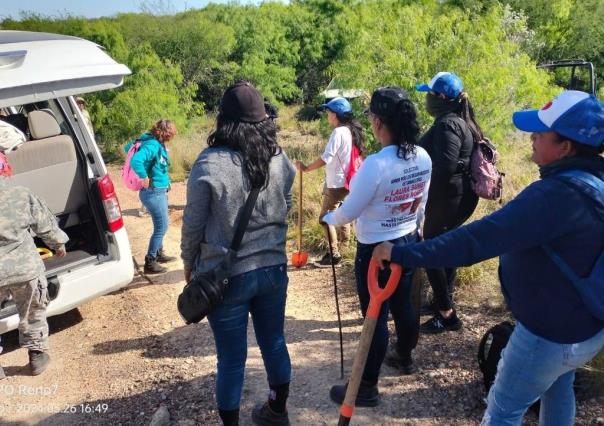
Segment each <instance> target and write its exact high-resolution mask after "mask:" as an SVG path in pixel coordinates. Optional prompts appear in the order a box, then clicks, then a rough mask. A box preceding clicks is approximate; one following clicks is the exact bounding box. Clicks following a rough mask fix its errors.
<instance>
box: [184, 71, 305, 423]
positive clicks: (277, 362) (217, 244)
mask: <svg viewBox="0 0 604 426" xmlns="http://www.w3.org/2000/svg"><path fill="white" fill-rule="evenodd" d="M208 146H209V147H208V148H207V149H205V150H203V151H202V152H201V154H200V155H199V157H198V158H197V160H196V162H195V164H194V166H193V168H192V170H191V175H190V177H189V181H188V185H187V205H186V208H185V212H184V217H183V225H182V243H181V250H182V259H183V262H184V267H185V279H186V280H187V282H188V281H189V279H190V277H191V274H192V272H197V271H201V272H204V271H208V270H211V269H213V268H214V267H215V266H217V265H218V264H219V263H220V261H221V260H222V258H223V257H224V255H225V254H226V252H227V248H228V247H229V246H230V243H231V240H232V239H233V235H234V233H235V228H236V225H237V221H238V218H239V216H240V215H241V212H242V210H243V206H244V204H245V201H246V199H247V196H248V194H249V193H250V191H251V189H252V188H253V187H254V188H257V187H259V188H261V191H260V193H259V195H258V199H257V201H256V205H255V207H254V210H253V213H252V216H251V218H250V221H249V224H248V227H247V229H246V232H245V234H244V237H243V241H242V243H241V246H240V249H239V251H238V252H237V259H236V262H235V263H234V265H233V267H232V274H233V275H232V278H231V281H230V285H229V286H228V288H227V289H226V291H225V294H224V302H223V303H222V304H221V305H219V306H217V307H216V308H215V309H214V310H212V311H211V312H210V314H209V315H208V320H209V322H210V326H211V328H212V331H213V333H214V340H215V343H216V354H217V357H218V374H217V378H216V400H217V403H218V409H219V414H220V418H221V419H222V422H223V423H224V424H225V425H237V424H238V419H239V403H240V399H241V390H242V387H243V377H244V368H245V361H246V356H247V323H248V315H249V314H251V316H252V321H253V324H254V330H255V333H256V340H257V341H258V345H259V346H260V350H261V352H262V358H263V360H264V366H265V369H266V372H267V376H268V384H269V387H270V394H269V399H268V401H267V402H266V403H264V404H263V405H259V406H257V407H256V408H255V409H254V411H253V413H252V419H253V420H254V423H256V424H261V425H265V424H270V425H273V424H276V425H288V424H289V419H288V415H287V410H286V407H285V403H286V400H287V395H288V392H289V381H290V375H291V364H290V359H289V354H288V352H287V347H286V344H285V338H284V333H283V325H284V320H285V299H286V292H287V284H288V277H287V256H286V254H285V237H286V233H287V223H286V215H287V211H288V209H289V207H290V206H291V188H292V185H293V181H294V177H295V169H294V167H293V165H292V164H291V163H290V161H289V159H288V158H287V156H286V155H285V153H284V152H283V151H282V150H281V148H280V147H279V145H278V144H277V135H276V126H275V123H274V122H273V120H272V119H271V118H269V117H268V116H267V114H266V111H265V107H264V101H263V98H262V96H261V95H260V93H259V92H258V91H257V90H256V89H255V88H254V87H253V86H252V85H251V84H249V83H247V82H239V83H236V84H234V85H233V86H231V87H229V88H228V89H227V90H226V91H225V93H224V95H223V97H222V100H221V103H220V111H219V114H218V117H217V119H216V130H215V131H214V132H213V133H212V134H211V135H210V137H209V138H208Z"/></svg>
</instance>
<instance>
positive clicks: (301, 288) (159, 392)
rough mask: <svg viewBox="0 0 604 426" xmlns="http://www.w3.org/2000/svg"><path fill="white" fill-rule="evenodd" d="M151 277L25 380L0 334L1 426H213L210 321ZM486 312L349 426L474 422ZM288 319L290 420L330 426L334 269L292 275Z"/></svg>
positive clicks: (250, 382)
mask: <svg viewBox="0 0 604 426" xmlns="http://www.w3.org/2000/svg"><path fill="white" fill-rule="evenodd" d="M111 173H112V175H113V177H114V182H115V183H116V186H117V188H118V192H119V196H120V202H121V206H122V210H123V211H124V215H125V223H126V227H127V229H128V233H129V236H130V240H131V243H132V247H133V252H134V255H135V257H136V259H137V260H138V261H139V262H142V259H143V257H144V252H145V250H146V244H147V239H148V235H149V232H150V229H151V223H150V219H149V217H142V218H140V217H138V216H137V208H138V207H139V205H140V202H139V201H138V197H137V194H135V193H133V192H130V191H127V190H125V189H123V188H121V186H120V185H119V177H118V176H119V174H118V171H117V170H116V169H112V171H111ZM169 198H170V218H171V227H170V230H169V232H168V235H167V238H166V241H165V247H166V249H167V251H168V252H170V253H172V254H178V253H179V249H178V247H179V239H180V235H179V234H180V221H181V218H182V209H183V207H184V199H185V189H184V185H183V184H175V185H174V187H173V190H172V191H171V192H170V194H169ZM338 272H339V275H340V277H339V284H338V285H339V288H340V292H341V293H340V294H341V302H340V303H341V307H342V320H343V324H344V349H345V356H346V365H345V367H346V374H347V375H348V374H349V373H350V368H351V365H352V358H353V356H354V350H355V347H356V342H357V339H358V336H359V333H360V329H361V321H360V319H359V316H360V315H359V311H358V306H357V299H356V294H355V292H354V289H353V284H354V281H353V278H352V275H351V273H350V266H349V265H348V266H346V265H345V266H344V267H342V268H339V270H338ZM152 280H153V284H149V283H148V282H147V281H146V280H145V279H143V278H141V277H136V278H135V280H134V281H133V282H132V283H131V284H130V285H129V286H128V287H126V288H124V289H123V290H121V291H119V292H116V293H114V294H111V295H107V296H105V297H102V298H99V299H97V300H94V301H92V302H90V303H88V304H86V305H84V306H82V307H80V308H79V310H74V311H71V312H69V313H67V314H65V315H62V316H59V317H56V318H52V319H51V320H50V324H51V330H52V334H51V337H50V344H51V351H52V352H51V356H52V364H51V366H50V367H49V369H48V371H47V372H46V373H44V374H43V375H42V376H38V377H30V376H28V375H27V370H26V363H27V353H26V351H25V350H23V349H18V345H17V341H16V340H17V339H16V335H15V333H11V334H9V335H7V336H4V337H5V343H6V344H5V351H6V353H4V354H3V355H2V356H1V357H0V360H1V363H2V366H4V368H5V370H6V372H7V375H8V376H9V377H7V378H6V379H4V380H2V381H0V424H3V425H26V424H41V425H120V424H121V425H148V424H149V423H150V422H151V419H152V416H153V414H154V413H155V412H156V411H157V410H158V408H159V407H165V408H166V409H167V410H168V412H169V415H170V420H169V424H171V425H181V426H189V425H214V424H219V423H218V420H217V413H216V411H215V408H214V396H213V389H214V382H215V363H216V359H215V355H214V347H213V339H212V335H211V332H210V329H209V326H208V323H207V321H205V320H204V321H203V322H202V323H200V324H196V325H190V326H185V325H183V322H182V320H181V318H180V317H179V315H178V312H177V310H176V298H177V296H178V294H179V292H180V290H181V288H182V286H183V284H184V282H183V274H182V264H181V263H180V262H175V263H173V264H171V265H170V271H169V272H168V273H166V274H164V275H161V276H156V277H153V278H152ZM474 303H477V302H474ZM483 305H484V306H487V305H486V303H485V304H482V303H481V304H480V306H479V305H477V304H474V305H472V304H463V303H462V304H461V305H460V311H461V313H462V314H461V315H462V319H463V321H464V326H465V327H464V329H463V331H461V332H458V333H453V334H447V335H445V336H435V337H424V336H422V337H421V340H420V344H419V347H418V349H417V350H416V352H415V357H416V360H417V364H418V366H419V367H420V372H419V373H418V374H416V375H413V376H399V375H397V374H396V371H394V370H393V369H391V368H389V367H387V366H384V367H383V370H382V371H383V374H382V378H381V380H380V391H381V394H382V404H381V405H380V407H378V408H375V409H358V410H357V412H356V413H355V417H354V419H353V422H352V423H353V424H358V425H445V424H447V425H477V424H479V422H480V418H481V415H482V412H483V410H484V403H483V397H484V394H483V387H482V382H481V379H480V376H479V374H478V370H477V365H476V361H475V352H476V347H477V342H478V340H479V338H480V336H481V335H482V333H483V332H484V331H485V330H486V329H487V328H488V327H490V326H491V325H493V324H495V323H497V322H498V321H500V320H502V319H503V318H504V317H505V313H504V312H502V311H501V310H499V309H496V308H487V307H481V306H483ZM286 316H287V321H286V336H287V340H288V347H289V350H290V354H291V358H292V363H293V368H294V377H293V381H292V388H291V391H290V395H291V398H290V400H289V411H290V418H291V421H292V424H294V425H334V424H336V423H337V418H338V410H337V407H336V406H335V405H334V404H332V403H331V402H330V400H329V397H328V391H329V387H330V386H331V385H332V384H334V383H339V382H341V380H340V379H339V359H340V356H339V345H338V330H337V322H336V314H335V306H334V302H333V286H332V282H331V273H330V270H329V269H327V270H325V269H301V270H291V271H290V288H289V295H288V304H287V311H286ZM248 337H249V344H250V350H249V354H248V362H247V369H246V381H245V387H244V392H243V400H242V407H241V409H242V414H241V424H242V425H249V424H251V422H250V419H249V413H250V411H251V408H252V407H253V405H254V404H255V403H257V402H259V401H262V400H264V399H265V398H266V396H267V385H266V379H265V374H264V370H263V366H262V360H261V357H260V353H259V351H258V347H257V345H256V342H255V338H254V335H253V331H252V330H251V328H250V331H249V336H248ZM603 403H604V399H602V400H596V399H588V400H586V401H583V402H581V403H580V404H579V407H578V418H577V424H579V425H591V424H604V408H603V405H604V404H603ZM162 412H163V413H164V414H166V413H165V410H162ZM158 415H159V414H158ZM159 424H161V423H159ZM164 424H167V423H164ZM526 424H535V418H534V416H527V421H526Z"/></svg>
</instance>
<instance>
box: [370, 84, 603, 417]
mask: <svg viewBox="0 0 604 426" xmlns="http://www.w3.org/2000/svg"><path fill="white" fill-rule="evenodd" d="M513 121H514V124H515V125H516V127H517V128H518V129H520V130H523V131H526V132H532V135H531V140H532V142H533V155H532V160H533V162H535V163H536V164H537V165H538V166H539V170H540V174H541V179H540V180H538V181H536V182H534V183H532V184H531V185H529V186H528V187H527V188H525V189H524V190H523V191H522V192H520V194H518V195H517V196H516V198H514V199H513V200H512V201H510V202H509V203H508V204H506V205H505V206H504V207H503V208H501V209H500V210H498V211H496V212H494V213H492V214H490V215H488V216H485V217H483V218H482V219H480V220H478V221H476V222H473V223H470V224H469V225H465V226H462V227H460V228H458V229H455V230H453V231H449V232H447V233H445V234H443V235H440V236H438V237H436V238H433V239H431V240H427V241H425V242H423V243H417V244H411V245H407V246H403V247H397V246H394V245H392V244H390V243H384V244H381V245H379V246H378V247H376V248H375V250H374V252H373V257H374V258H375V260H376V261H378V262H380V264H383V263H384V262H387V261H391V262H394V263H397V264H399V265H401V266H402V267H403V268H418V267H429V268H442V267H449V268H452V267H456V266H460V265H471V264H474V263H477V262H480V261H483V260H485V259H489V258H492V257H495V256H500V258H499V277H500V280H501V287H502V291H503V294H504V297H505V299H506V302H507V305H508V306H509V307H510V309H511V311H512V313H513V315H514V317H515V318H516V327H515V328H514V331H513V333H512V335H511V337H510V340H509V342H508V344H507V346H506V347H505V349H504V350H503V352H502V356H501V359H500V361H499V364H498V366H497V375H496V377H495V383H494V384H493V386H492V387H491V390H490V392H489V396H488V406H487V409H486V412H485V414H484V418H483V425H486V426H490V425H518V426H519V425H520V424H521V422H522V417H523V415H524V413H525V412H526V410H527V409H528V407H530V406H531V405H532V404H533V403H534V402H535V401H537V400H538V399H540V400H541V409H540V412H539V424H540V425H542V426H546V425H557V426H567V425H569V426H570V425H572V424H573V420H574V417H575V395H574V390H573V382H574V379H575V370H576V369H577V368H579V367H581V366H582V365H584V364H585V363H587V362H588V361H590V360H591V359H592V358H593V357H594V356H595V355H596V354H598V352H600V351H601V350H602V347H603V346H604V315H603V314H602V312H601V311H600V312H598V311H596V310H595V308H594V307H593V304H592V303H591V302H592V301H593V298H586V297H585V294H584V291H585V290H582V287H581V286H575V283H576V279H575V278H572V279H571V276H572V275H575V276H576V277H590V278H588V279H589V280H592V281H590V282H584V284H585V285H587V284H590V285H591V286H592V287H590V288H594V287H593V286H596V287H595V288H600V289H602V288H604V282H603V280H604V274H602V273H601V269H602V259H604V258H603V257H602V256H604V253H603V251H604V191H602V190H597V189H595V188H596V187H597V186H596V185H595V184H594V183H595V182H598V180H599V185H600V186H601V185H602V181H603V180H604V158H603V157H602V156H601V155H600V154H601V153H602V152H604V105H602V104H601V103H600V102H599V101H598V100H597V99H596V98H595V97H594V96H593V95H590V94H588V93H584V92H579V91H574V90H573V91H566V92H563V93H562V94H560V95H559V96H558V97H556V98H555V99H554V100H553V101H552V102H549V103H548V104H546V105H545V106H544V107H543V108H541V109H540V110H529V111H520V112H516V113H515V114H514V116H513ZM569 174H570V176H569ZM577 175H578V176H580V177H581V179H577V177H576V176H577ZM588 179H589V180H591V181H593V182H592V183H590V184H587V181H588ZM592 185H593V188H592ZM588 189H589V191H588ZM556 257H557V260H555V259H556ZM563 264H565V265H564V266H562V265H563ZM597 268H599V269H597ZM569 270H570V271H571V272H570V274H569V273H568V271H569ZM584 280H585V281H587V279H584ZM598 286H599V287H598ZM600 300H602V299H601V298H600Z"/></svg>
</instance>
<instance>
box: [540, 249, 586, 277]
mask: <svg viewBox="0 0 604 426" xmlns="http://www.w3.org/2000/svg"><path fill="white" fill-rule="evenodd" d="M541 248H543V250H544V251H545V253H546V254H547V255H548V256H549V258H550V259H551V260H552V262H554V263H555V264H556V266H557V267H558V268H559V269H560V271H562V273H563V274H564V276H565V277H566V278H567V279H568V280H569V281H570V282H572V283H573V284H574V285H578V282H579V277H578V276H577V274H575V271H573V270H572V269H571V267H570V266H568V263H566V262H565V261H564V260H563V259H562V258H561V257H560V256H559V255H558V253H556V252H555V251H554V250H553V249H552V248H551V246H550V245H549V244H543V245H542V246H541Z"/></svg>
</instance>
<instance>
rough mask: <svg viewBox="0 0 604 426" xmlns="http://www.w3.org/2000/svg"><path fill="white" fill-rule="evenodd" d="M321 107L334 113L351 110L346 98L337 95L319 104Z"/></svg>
mask: <svg viewBox="0 0 604 426" xmlns="http://www.w3.org/2000/svg"><path fill="white" fill-rule="evenodd" d="M321 109H328V110H330V111H332V112H335V113H336V114H344V113H347V112H350V111H352V106H351V105H350V102H348V101H347V100H346V98H342V97H337V98H333V99H332V100H331V101H329V102H327V103H326V104H323V105H321Z"/></svg>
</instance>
